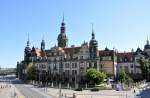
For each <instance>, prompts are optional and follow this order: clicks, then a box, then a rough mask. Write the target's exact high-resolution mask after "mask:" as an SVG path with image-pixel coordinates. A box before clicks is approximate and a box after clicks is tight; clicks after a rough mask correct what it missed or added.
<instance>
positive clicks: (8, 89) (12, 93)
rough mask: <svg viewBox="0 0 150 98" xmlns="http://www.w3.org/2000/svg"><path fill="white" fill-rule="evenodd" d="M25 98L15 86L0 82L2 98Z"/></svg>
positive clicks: (0, 95) (0, 97)
mask: <svg viewBox="0 0 150 98" xmlns="http://www.w3.org/2000/svg"><path fill="white" fill-rule="evenodd" d="M12 97H13V98H25V97H24V96H23V95H22V94H21V93H20V92H19V91H18V90H17V89H16V87H15V86H14V85H12V84H9V83H5V82H0V98H12Z"/></svg>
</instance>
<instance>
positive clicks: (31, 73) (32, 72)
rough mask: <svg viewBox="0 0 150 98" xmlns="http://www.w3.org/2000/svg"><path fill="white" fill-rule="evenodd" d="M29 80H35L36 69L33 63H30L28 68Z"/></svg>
mask: <svg viewBox="0 0 150 98" xmlns="http://www.w3.org/2000/svg"><path fill="white" fill-rule="evenodd" d="M27 79H28V80H34V79H35V67H34V66H33V63H29V65H28V66H27Z"/></svg>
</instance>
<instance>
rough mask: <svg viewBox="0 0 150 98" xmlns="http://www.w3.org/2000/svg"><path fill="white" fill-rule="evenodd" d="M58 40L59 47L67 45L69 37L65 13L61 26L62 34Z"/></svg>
mask: <svg viewBox="0 0 150 98" xmlns="http://www.w3.org/2000/svg"><path fill="white" fill-rule="evenodd" d="M57 41H58V47H67V44H68V38H67V36H66V27H65V22H64V15H63V19H62V23H61V27H60V34H59V35H58V38H57Z"/></svg>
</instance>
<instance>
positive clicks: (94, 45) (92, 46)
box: [89, 25, 98, 59]
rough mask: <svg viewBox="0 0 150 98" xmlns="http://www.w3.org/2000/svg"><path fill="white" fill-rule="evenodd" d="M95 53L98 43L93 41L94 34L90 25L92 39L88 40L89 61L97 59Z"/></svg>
mask: <svg viewBox="0 0 150 98" xmlns="http://www.w3.org/2000/svg"><path fill="white" fill-rule="evenodd" d="M97 51H98V42H97V40H95V34H94V30H93V25H92V39H91V40H90V43H89V52H90V58H91V59H95V58H96V57H97Z"/></svg>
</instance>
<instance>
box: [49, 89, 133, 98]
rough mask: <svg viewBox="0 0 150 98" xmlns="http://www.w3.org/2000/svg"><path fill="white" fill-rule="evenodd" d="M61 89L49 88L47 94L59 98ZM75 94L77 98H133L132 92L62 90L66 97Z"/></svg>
mask: <svg viewBox="0 0 150 98" xmlns="http://www.w3.org/2000/svg"><path fill="white" fill-rule="evenodd" d="M59 92H60V89H55V88H48V91H47V93H48V94H50V95H52V96H55V97H56V98H58V96H59ZM73 93H75V94H76V98H126V97H127V98H133V95H132V92H131V91H115V90H100V91H98V92H91V91H89V90H83V91H73V90H68V89H61V94H62V95H63V96H66V97H72V96H73Z"/></svg>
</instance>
